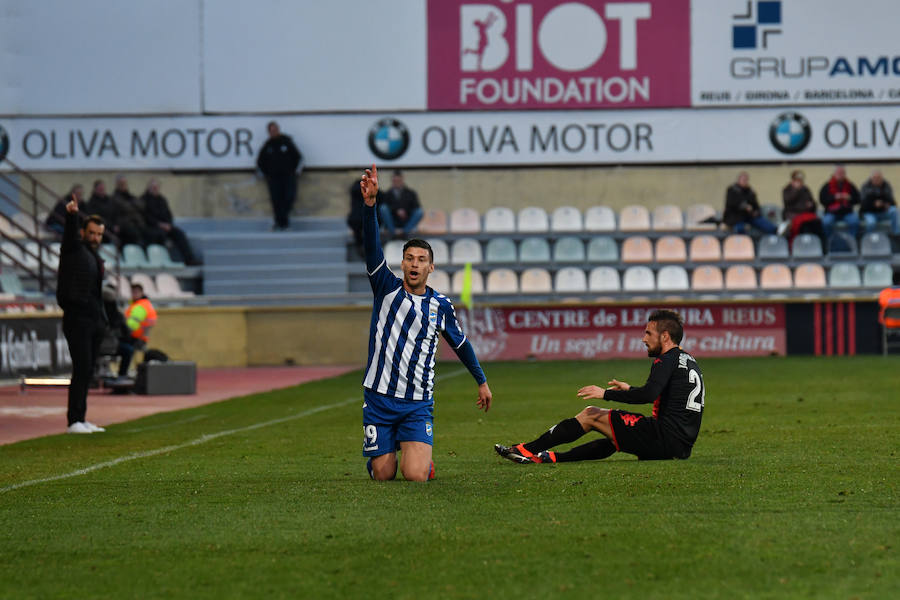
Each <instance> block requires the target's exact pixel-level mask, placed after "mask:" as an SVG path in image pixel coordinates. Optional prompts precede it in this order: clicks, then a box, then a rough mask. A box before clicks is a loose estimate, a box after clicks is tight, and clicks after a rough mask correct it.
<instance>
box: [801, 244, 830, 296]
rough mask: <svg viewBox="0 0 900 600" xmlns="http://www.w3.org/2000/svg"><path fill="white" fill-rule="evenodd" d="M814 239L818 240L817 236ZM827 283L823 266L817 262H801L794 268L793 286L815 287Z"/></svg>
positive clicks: (824, 285)
mask: <svg viewBox="0 0 900 600" xmlns="http://www.w3.org/2000/svg"><path fill="white" fill-rule="evenodd" d="M814 237H815V236H814ZM816 241H818V238H816ZM827 285H828V283H827V282H826V281H825V268H824V267H823V266H822V265H820V264H818V263H803V264H802V265H800V266H799V267H797V268H796V269H795V270H794V287H795V288H800V289H817V288H824V287H826V286H827Z"/></svg>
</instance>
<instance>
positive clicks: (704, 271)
mask: <svg viewBox="0 0 900 600" xmlns="http://www.w3.org/2000/svg"><path fill="white" fill-rule="evenodd" d="M724 286H725V278H724V277H723V276H722V269H720V268H719V267H714V266H712V265H703V266H702V267H697V268H696V269H694V272H693V273H691V289H694V290H697V291H703V292H705V291H717V290H721V289H722V288H723V287H724Z"/></svg>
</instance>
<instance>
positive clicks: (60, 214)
mask: <svg viewBox="0 0 900 600" xmlns="http://www.w3.org/2000/svg"><path fill="white" fill-rule="evenodd" d="M72 198H75V200H77V201H78V214H79V219H80V221H84V220H85V219H86V218H87V216H88V213H86V212H85V211H84V208H85V205H84V186H83V185H81V184H80V183H76V184H74V185H73V186H72V188H71V189H70V190H69V193H68V194H66V195H65V196H63V197H62V198H60V199H59V201H58V202H57V203H56V204H55V205H54V206H53V210H51V211H50V214H48V215H47V219H46V220H45V221H44V227H46V228H47V230H48V231H52V232H53V233H56V234H58V235H60V236H61V235H62V234H63V231H65V228H66V205H67V204H68V203H69V202H71V201H72Z"/></svg>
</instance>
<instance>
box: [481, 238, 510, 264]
mask: <svg viewBox="0 0 900 600" xmlns="http://www.w3.org/2000/svg"><path fill="white" fill-rule="evenodd" d="M484 262H486V263H517V262H519V254H518V252H517V251H516V243H515V242H514V241H513V240H512V238H508V237H495V238H492V239H490V240H488V242H487V244H485V247H484Z"/></svg>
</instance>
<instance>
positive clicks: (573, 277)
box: [553, 267, 588, 294]
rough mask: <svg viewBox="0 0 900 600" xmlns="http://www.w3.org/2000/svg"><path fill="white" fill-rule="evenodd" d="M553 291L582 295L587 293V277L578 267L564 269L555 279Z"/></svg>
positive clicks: (557, 273) (558, 272)
mask: <svg viewBox="0 0 900 600" xmlns="http://www.w3.org/2000/svg"><path fill="white" fill-rule="evenodd" d="M553 289H554V290H555V291H556V292H559V293H566V294H580V293H584V292H586V291H587V289H588V287H587V276H586V275H585V274H584V270H582V269H579V268H578V267H563V268H562V269H560V270H559V271H557V272H556V275H555V276H554V278H553Z"/></svg>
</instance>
